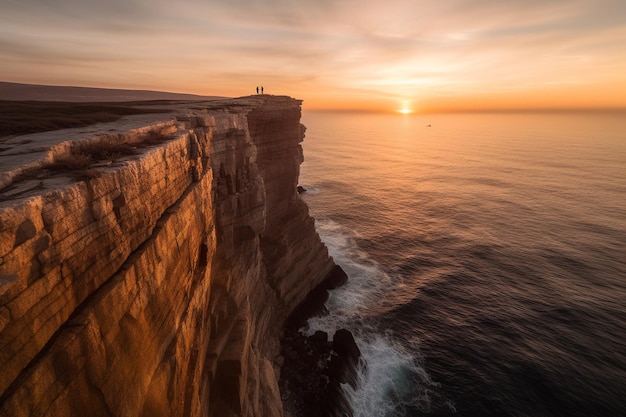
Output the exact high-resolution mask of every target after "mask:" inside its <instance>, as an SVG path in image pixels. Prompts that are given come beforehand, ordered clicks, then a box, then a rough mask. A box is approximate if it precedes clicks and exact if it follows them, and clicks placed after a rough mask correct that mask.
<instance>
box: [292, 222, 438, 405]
mask: <svg viewBox="0 0 626 417" xmlns="http://www.w3.org/2000/svg"><path fill="white" fill-rule="evenodd" d="M316 225H317V231H318V233H319V235H320V236H321V238H322V240H323V241H324V242H325V243H326V246H327V247H328V250H329V252H330V254H331V255H332V256H333V258H334V259H335V261H336V263H337V264H338V265H341V267H342V268H343V269H344V270H345V271H346V273H347V274H348V277H349V279H348V282H347V283H346V285H344V286H342V287H340V288H338V289H336V290H333V291H330V297H329V299H328V301H327V303H326V307H327V308H328V315H326V316H323V317H314V318H311V319H309V321H308V324H307V326H306V327H305V328H304V329H303V331H304V332H305V333H306V334H308V335H311V334H313V333H315V331H317V330H322V331H325V332H327V333H328V334H329V335H332V334H334V332H335V331H336V330H337V329H340V328H347V329H349V330H350V331H351V332H352V333H353V334H354V336H355V340H356V342H357V345H358V346H359V348H360V350H361V353H362V357H363V359H364V360H365V363H366V365H365V366H363V367H361V369H360V372H359V386H358V388H357V389H356V390H353V389H352V388H351V387H350V386H349V385H347V384H346V385H344V386H343V387H342V388H343V389H344V391H345V392H346V395H347V398H349V400H350V402H351V405H352V408H353V410H354V416H355V417H366V416H367V417H375V416H402V415H405V413H406V410H407V409H409V408H410V409H416V410H422V411H426V410H428V408H429V397H428V392H429V390H428V389H429V387H433V386H435V385H436V384H435V383H433V382H432V381H431V380H430V377H429V376H428V374H427V373H426V371H425V370H424V368H423V367H422V364H421V360H420V358H419V357H417V356H415V354H412V353H410V352H408V351H407V350H406V349H404V348H403V347H402V346H401V345H400V344H399V343H396V342H394V341H393V335H391V334H390V333H386V334H383V333H380V331H378V330H377V329H376V328H374V327H373V326H371V325H368V324H365V323H364V321H363V318H364V315H366V314H367V313H366V310H367V308H368V306H371V305H372V304H373V303H376V302H377V300H380V299H381V297H383V296H384V294H385V292H386V291H389V287H390V286H392V285H394V284H393V282H392V280H391V278H390V277H389V276H388V275H387V274H386V273H385V272H384V271H383V270H382V269H381V267H380V265H378V264H377V263H376V262H374V261H373V260H372V259H370V258H369V257H368V256H367V254H366V253H364V252H363V251H361V250H360V249H359V248H358V247H357V245H356V242H355V240H354V238H353V237H352V236H351V235H350V234H349V233H348V232H347V231H346V230H345V229H344V228H343V227H342V226H341V225H339V224H338V223H336V222H334V221H332V220H326V219H318V220H317V221H316ZM414 348H415V351H418V350H419V349H418V347H417V346H414Z"/></svg>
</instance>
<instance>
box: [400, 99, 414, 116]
mask: <svg viewBox="0 0 626 417" xmlns="http://www.w3.org/2000/svg"><path fill="white" fill-rule="evenodd" d="M399 107H400V108H399V109H398V110H397V111H398V113H401V114H411V113H413V107H412V106H411V100H402V101H401V102H400V106H399Z"/></svg>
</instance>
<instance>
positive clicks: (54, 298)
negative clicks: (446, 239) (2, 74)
mask: <svg viewBox="0 0 626 417" xmlns="http://www.w3.org/2000/svg"><path fill="white" fill-rule="evenodd" d="M300 104H301V103H300V101H298V100H294V99H291V98H288V97H275V96H267V95H264V96H257V97H249V98H242V99H236V100H228V101H220V102H217V101H212V102H206V103H193V104H188V105H179V106H178V107H177V108H176V109H175V110H176V111H175V114H176V116H175V119H173V120H170V121H159V122H158V123H154V124H152V125H150V126H145V127H141V128H137V129H133V130H130V131H128V132H126V133H124V135H126V136H125V137H126V139H127V140H128V141H129V142H133V141H134V142H138V141H140V140H141V137H143V136H142V135H145V134H146V132H147V131H148V130H150V129H158V130H159V132H161V133H162V134H165V135H167V136H168V140H166V141H163V142H162V143H158V144H154V145H150V146H142V147H139V148H138V152H137V154H136V155H131V156H126V157H123V158H119V159H112V160H111V161H109V162H108V163H100V164H98V166H96V167H94V168H93V169H92V170H91V171H90V173H89V175H88V176H87V178H84V179H81V180H77V179H76V176H74V175H64V174H63V173H58V172H56V173H55V174H54V175H51V176H50V177H49V178H43V179H37V181H39V182H40V183H41V184H40V183H39V182H38V183H37V184H35V186H31V185H28V184H27V185H28V186H25V185H24V184H26V183H23V182H21V181H33V180H32V179H28V175H27V174H28V172H29V170H32V169H35V168H36V169H40V168H41V167H42V166H44V167H45V164H46V163H48V162H49V161H51V160H54V159H55V158H59V157H60V156H61V155H62V154H64V153H67V152H70V151H71V150H72V149H73V147H75V146H78V145H76V143H75V142H73V141H70V142H62V143H60V144H56V145H54V146H51V147H50V148H48V150H47V151H46V150H43V151H41V154H42V157H41V158H42V159H41V160H36V161H29V166H28V167H26V168H23V167H22V168H20V167H18V168H15V169H14V170H13V171H11V172H3V173H2V174H3V175H2V178H4V181H5V182H4V184H3V187H4V188H3V189H2V190H0V369H1V370H2V372H0V415H1V416H14V417H19V416H61V415H62V416H85V415H89V416H253V415H257V416H261V415H262V416H282V415H283V409H282V404H281V402H280V393H279V388H278V378H277V371H278V365H280V355H279V353H280V345H279V336H280V333H281V331H282V328H283V325H284V323H285V320H286V318H287V316H288V315H289V314H290V313H291V312H292V311H293V310H294V308H295V307H296V306H297V305H298V304H299V303H300V302H301V301H302V300H303V299H304V298H305V296H306V295H307V294H308V293H309V292H310V291H311V290H312V289H313V288H314V287H315V286H317V285H318V284H319V283H320V282H321V281H322V280H323V279H324V278H325V277H326V276H327V275H328V274H329V272H330V271H331V270H332V268H333V266H334V263H333V261H332V259H331V258H330V257H329V256H328V252H327V250H326V248H325V246H324V245H323V243H322V242H321V241H320V239H319V236H318V235H317V233H316V232H315V227H314V221H313V219H312V218H311V217H310V216H309V214H308V210H307V207H306V205H305V204H304V203H303V202H302V200H300V198H299V197H298V193H297V180H298V174H299V166H300V163H301V162H302V148H301V146H300V142H301V141H302V139H303V138H304V126H302V125H301V124H300ZM126 139H125V140H126ZM89 140H93V141H98V140H99V138H98V137H94V138H90V139H89ZM94 170H95V171H96V172H94ZM20 187H21V188H20ZM22 189H23V190H25V191H24V192H22V191H20V192H17V193H16V190H18V191H19V190H22ZM11 193H13V194H11Z"/></svg>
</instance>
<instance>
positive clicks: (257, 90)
mask: <svg viewBox="0 0 626 417" xmlns="http://www.w3.org/2000/svg"><path fill="white" fill-rule="evenodd" d="M260 88H261V94H263V86H261V87H260ZM256 93H257V94H259V87H257V88H256Z"/></svg>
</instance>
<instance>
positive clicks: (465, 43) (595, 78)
mask: <svg viewBox="0 0 626 417" xmlns="http://www.w3.org/2000/svg"><path fill="white" fill-rule="evenodd" d="M0 81H11V82H21V83H32V84H50V85H73V86H87V87H106V88H127V89H149V90H160V91H172V92H181V93H194V94H201V95H220V96H229V97H238V96H243V95H249V94H254V93H255V88H256V86H260V85H263V86H264V89H265V92H266V93H268V94H281V95H289V96H292V97H296V98H300V99H303V100H304V106H305V108H308V109H324V108H326V109H364V110H383V111H405V112H409V111H411V112H429V111H459V110H461V111H464V110H482V109H555V108H626V0H384V1H367V0H334V1H333V0H223V1H216V0H179V1H176V0H168V1H165V0H106V1H102V0H17V1H13V0H0Z"/></svg>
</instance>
